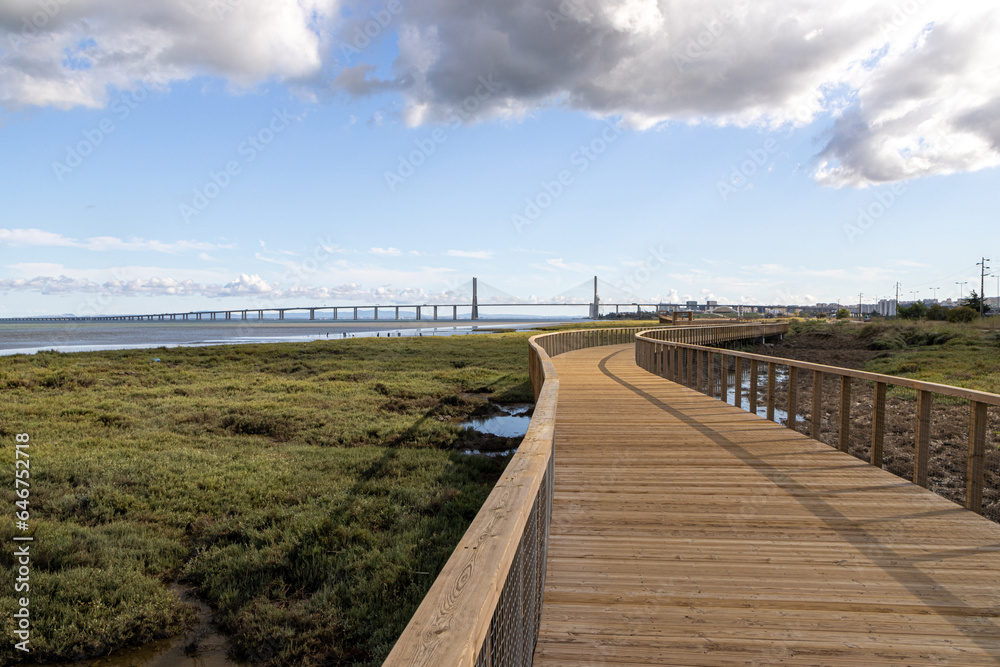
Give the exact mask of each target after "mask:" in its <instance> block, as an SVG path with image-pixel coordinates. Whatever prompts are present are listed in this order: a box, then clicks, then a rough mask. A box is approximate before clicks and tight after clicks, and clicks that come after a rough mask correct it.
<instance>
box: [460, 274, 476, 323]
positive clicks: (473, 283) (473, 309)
mask: <svg viewBox="0 0 1000 667" xmlns="http://www.w3.org/2000/svg"><path fill="white" fill-rule="evenodd" d="M455 319H456V320H457V319H458V318H457V317H456V318H455ZM472 319H474V320H478V319H479V279H478V278H473V279H472Z"/></svg>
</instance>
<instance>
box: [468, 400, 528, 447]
mask: <svg viewBox="0 0 1000 667" xmlns="http://www.w3.org/2000/svg"><path fill="white" fill-rule="evenodd" d="M499 407H500V409H501V410H503V411H504V414H502V415H496V416H494V417H484V418H482V419H470V420H468V421H464V422H461V423H460V424H459V426H464V427H466V428H471V429H474V430H476V431H479V432H480V433H489V434H491V435H498V436H500V437H502V438H523V437H524V434H525V433H527V432H528V424H530V423H531V416H530V413H531V408H532V407H533V406H532V405H531V404H530V403H524V404H516V405H502V406H499ZM467 453H468V452H467ZM477 453H478V452H477Z"/></svg>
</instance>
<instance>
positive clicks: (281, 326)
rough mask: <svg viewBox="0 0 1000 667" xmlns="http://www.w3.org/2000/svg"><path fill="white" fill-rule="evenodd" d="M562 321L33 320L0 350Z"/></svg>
mask: <svg viewBox="0 0 1000 667" xmlns="http://www.w3.org/2000/svg"><path fill="white" fill-rule="evenodd" d="M559 323H562V322H559V321H551V322H542V321H539V320H478V321H477V322H476V323H475V324H472V323H471V322H470V323H468V324H447V325H446V324H443V323H441V322H434V321H433V320H431V321H427V320H421V321H416V320H409V321H402V322H375V321H371V320H369V321H358V322H354V321H348V322H334V321H329V322H328V323H321V322H287V321H286V322H277V321H270V322H269V321H264V322H254V321H252V320H250V321H246V322H243V321H231V322H218V321H216V322H82V323H76V322H39V323H16V324H14V323H2V324H0V355H9V354H34V353H36V352H40V351H42V350H56V351H58V352H91V351H95V350H127V349H143V348H157V347H179V346H186V347H194V346H205V345H239V344H244V343H296V342H308V341H312V340H327V339H330V340H333V339H338V338H339V339H343V338H368V337H372V338H373V337H375V336H391V337H393V338H395V337H397V336H455V335H465V334H474V333H484V332H488V331H493V330H505V331H506V330H510V331H522V330H527V329H532V328H536V327H542V326H547V325H551V324H559Z"/></svg>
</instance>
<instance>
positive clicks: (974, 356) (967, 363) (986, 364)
mask: <svg viewBox="0 0 1000 667" xmlns="http://www.w3.org/2000/svg"><path fill="white" fill-rule="evenodd" d="M977 323H978V320H977ZM858 335H859V336H860V337H861V338H862V339H863V340H866V341H868V345H867V346H868V348H869V349H872V350H891V351H892V352H891V353H889V354H884V355H879V356H877V357H876V358H875V359H873V360H871V361H870V362H868V363H867V364H866V365H865V370H868V371H872V372H874V373H885V374H886V375H898V376H902V377H908V378H913V379H916V380H925V381H927V382H939V383H941V384H950V385H954V386H957V387H967V388H969V389H978V390H980V391H988V392H992V393H1000V333H996V332H993V331H989V330H985V329H982V328H980V327H977V326H976V324H975V323H973V324H944V323H939V322H917V323H914V324H905V325H904V324H900V323H893V322H885V323H879V324H869V325H866V326H864V327H861V328H860V330H859V331H858Z"/></svg>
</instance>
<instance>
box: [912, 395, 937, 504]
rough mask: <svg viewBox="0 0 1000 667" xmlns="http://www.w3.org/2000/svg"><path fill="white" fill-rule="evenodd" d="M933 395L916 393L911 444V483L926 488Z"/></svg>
mask: <svg viewBox="0 0 1000 667" xmlns="http://www.w3.org/2000/svg"><path fill="white" fill-rule="evenodd" d="M933 400H934V394H932V393H931V392H929V391H921V392H917V426H916V433H915V435H916V437H915V442H914V444H913V483H914V484H917V485H919V486H922V487H924V488H927V463H928V458H930V441H931V403H932V402H933Z"/></svg>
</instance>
